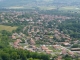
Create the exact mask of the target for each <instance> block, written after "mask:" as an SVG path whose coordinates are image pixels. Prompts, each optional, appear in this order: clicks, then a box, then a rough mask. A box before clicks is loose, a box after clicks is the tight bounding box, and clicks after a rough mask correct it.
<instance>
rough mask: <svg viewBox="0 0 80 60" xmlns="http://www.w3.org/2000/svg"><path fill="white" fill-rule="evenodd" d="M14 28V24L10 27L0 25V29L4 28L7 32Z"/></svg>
mask: <svg viewBox="0 0 80 60" xmlns="http://www.w3.org/2000/svg"><path fill="white" fill-rule="evenodd" d="M16 29H17V27H16V26H14V27H11V26H5V25H0V31H2V30H6V31H9V32H12V31H13V30H16Z"/></svg>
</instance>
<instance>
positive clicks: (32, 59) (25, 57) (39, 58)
mask: <svg viewBox="0 0 80 60" xmlns="http://www.w3.org/2000/svg"><path fill="white" fill-rule="evenodd" d="M49 58H50V56H49V55H46V54H43V53H36V52H30V51H27V50H21V49H12V48H5V49H2V50H1V49H0V60H49Z"/></svg>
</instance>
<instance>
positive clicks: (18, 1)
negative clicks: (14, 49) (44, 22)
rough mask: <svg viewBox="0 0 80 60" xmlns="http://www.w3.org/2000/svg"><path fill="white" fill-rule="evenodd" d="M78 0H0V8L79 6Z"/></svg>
mask: <svg viewBox="0 0 80 60" xmlns="http://www.w3.org/2000/svg"><path fill="white" fill-rule="evenodd" d="M79 3H80V0H0V8H5V7H11V6H26V5H27V6H31V5H32V6H33V7H36V6H42V5H58V6H59V4H66V5H68V4H72V5H79Z"/></svg>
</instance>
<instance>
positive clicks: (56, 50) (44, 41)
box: [0, 11, 80, 60]
mask: <svg viewBox="0 0 80 60" xmlns="http://www.w3.org/2000/svg"><path fill="white" fill-rule="evenodd" d="M74 18H75V17H68V16H62V15H49V14H43V13H39V12H38V11H31V12H23V11H13V12H12V11H11V12H1V13H0V25H7V26H11V27H14V26H17V29H16V30H13V31H12V35H11V36H10V38H11V40H12V41H11V42H9V44H10V46H11V47H13V48H15V49H23V50H29V51H32V52H38V53H45V54H51V55H52V56H58V58H57V59H60V60H61V59H62V55H66V54H68V55H70V56H72V57H73V58H74V57H75V56H76V55H78V56H80V48H74V47H73V45H74V44H79V42H80V41H79V40H74V41H72V40H73V39H72V38H71V37H70V36H69V35H68V34H64V32H63V31H60V29H58V25H59V24H61V23H62V22H63V21H66V20H69V19H74Z"/></svg>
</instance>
